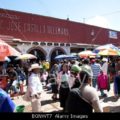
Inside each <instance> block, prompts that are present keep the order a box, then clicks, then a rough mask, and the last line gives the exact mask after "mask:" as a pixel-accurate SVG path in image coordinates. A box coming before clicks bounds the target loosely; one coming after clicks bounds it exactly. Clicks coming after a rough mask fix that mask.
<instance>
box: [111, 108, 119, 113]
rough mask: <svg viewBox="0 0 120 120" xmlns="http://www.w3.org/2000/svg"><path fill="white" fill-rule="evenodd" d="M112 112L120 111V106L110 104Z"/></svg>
mask: <svg viewBox="0 0 120 120" xmlns="http://www.w3.org/2000/svg"><path fill="white" fill-rule="evenodd" d="M110 112H112V113H116V112H120V106H110Z"/></svg>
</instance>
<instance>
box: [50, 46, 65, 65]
mask: <svg viewBox="0 0 120 120" xmlns="http://www.w3.org/2000/svg"><path fill="white" fill-rule="evenodd" d="M62 54H66V52H65V50H64V49H62V48H59V47H57V48H54V49H53V50H52V51H51V52H50V60H51V66H52V65H53V64H54V63H55V60H54V58H55V57H56V56H57V55H62Z"/></svg>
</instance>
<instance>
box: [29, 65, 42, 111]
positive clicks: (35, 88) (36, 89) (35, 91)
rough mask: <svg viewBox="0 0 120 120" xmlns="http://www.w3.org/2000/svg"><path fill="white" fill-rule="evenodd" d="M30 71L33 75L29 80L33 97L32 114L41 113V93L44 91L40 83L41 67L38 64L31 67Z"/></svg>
mask: <svg viewBox="0 0 120 120" xmlns="http://www.w3.org/2000/svg"><path fill="white" fill-rule="evenodd" d="M29 71H30V72H31V75H30V76H29V78H28V90H29V93H30V94H29V96H30V97H31V105H32V112H40V111H41V92H42V91H43V87H42V83H41V82H40V74H39V73H40V66H39V64H37V63H34V64H32V65H31V67H30V69H29Z"/></svg>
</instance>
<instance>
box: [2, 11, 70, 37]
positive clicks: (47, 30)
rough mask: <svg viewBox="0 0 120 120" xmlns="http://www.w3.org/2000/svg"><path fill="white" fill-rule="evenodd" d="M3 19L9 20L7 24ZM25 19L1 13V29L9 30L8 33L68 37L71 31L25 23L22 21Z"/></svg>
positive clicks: (59, 27) (53, 26) (52, 26)
mask: <svg viewBox="0 0 120 120" xmlns="http://www.w3.org/2000/svg"><path fill="white" fill-rule="evenodd" d="M1 18H8V19H7V22H6V21H5V20H2V19H1ZM22 19H23V18H20V16H17V15H10V14H5V13H0V29H1V30H6V29H7V30H8V31H13V32H14V31H16V32H24V33H27V32H29V33H39V34H50V35H62V36H68V35H69V31H68V28H65V27H61V25H60V26H55V25H47V24H43V23H42V24H40V23H35V22H33V23H32V22H31V21H32V19H31V21H30V22H23V21H21V20H22Z"/></svg>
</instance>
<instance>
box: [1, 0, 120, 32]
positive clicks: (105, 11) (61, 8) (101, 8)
mask: <svg viewBox="0 0 120 120" xmlns="http://www.w3.org/2000/svg"><path fill="white" fill-rule="evenodd" d="M0 8H5V9H10V10H16V11H22V12H28V13H34V14H38V15H44V16H50V17H55V18H60V19H67V18H69V19H70V20H71V21H76V22H80V23H86V24H91V25H95V26H100V27H104V28H109V29H113V30H117V31H120V0H0Z"/></svg>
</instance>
